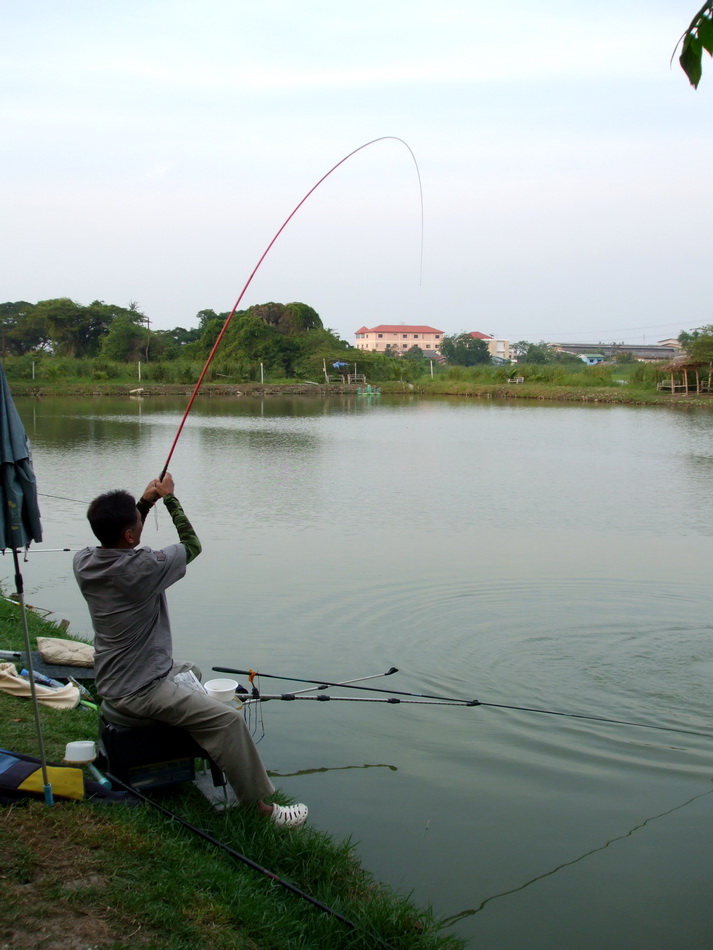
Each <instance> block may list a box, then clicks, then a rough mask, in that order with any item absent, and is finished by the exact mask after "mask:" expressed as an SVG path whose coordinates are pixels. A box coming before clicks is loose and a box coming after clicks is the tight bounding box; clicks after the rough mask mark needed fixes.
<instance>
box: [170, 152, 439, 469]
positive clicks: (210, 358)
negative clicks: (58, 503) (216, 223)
mask: <svg viewBox="0 0 713 950" xmlns="http://www.w3.org/2000/svg"><path fill="white" fill-rule="evenodd" d="M388 140H391V141H393V142H401V144H402V145H405V146H406V148H407V149H408V150H409V152H410V154H411V158H412V159H413V163H414V165H415V166H416V175H417V176H418V189H419V194H420V198H421V258H422V259H423V188H422V187H421V173H420V171H419V168H418V162H417V161H416V156H415V155H414V153H413V151H412V149H411V146H410V145H409V144H408V143H407V142H405V141H404V140H403V139H400V138H399V137H398V136H396V135H382V136H381V137H380V138H378V139H372V140H371V141H370V142H365V143H364V144H363V145H360V146H359V148H355V149H354V150H353V151H351V152H349V154H348V155H345V156H344V158H342V159H341V160H340V161H338V162H337V164H336V165H333V166H332V167H331V168H330V169H329V171H328V172H326V173H325V174H324V175H322V177H321V178H320V179H319V181H318V182H317V183H316V184H315V185H313V186H312V187H311V188H310V190H309V191H308V192H307V194H306V195H305V196H304V198H303V199H302V200H301V201H300V202H299V204H297V205H296V206H295V208H294V209H293V210H292V211H291V212H290V214H289V215H288V216H287V217H286V218H285V220H284V221H283V223H282V225H281V226H280V228H279V229H278V231H277V233H276V234H275V236H274V237H273V239H272V240H271V241H270V243H269V244H268V245H267V247H266V248H265V250H264V251H263V252H262V255H261V257H260V260H259V261H258V262H257V264H256V265H255V267H254V268H253V271H252V273H251V274H250V276H249V277H248V279H247V280H246V281H245V286H244V287H243V289H242V290H241V291H240V296H239V297H238V299H237V300H236V301H235V306H234V307H233V309H232V310H231V311H230V313H229V314H228V316H227V317H226V319H225V323H224V324H223V327H222V329H221V331H220V333H219V334H218V338H217V339H216V341H215V343H214V344H213V349H212V350H211V351H210V353H209V355H208V359H207V360H206V362H205V366H204V367H203V371H202V372H201V374H200V376H199V378H198V382H197V383H196V385H195V388H194V390H193V393H192V395H191V398H190V399H189V401H188V405H187V406H186V411H185V412H184V413H183V418H182V419H181V422H180V425H179V426H178V431H177V432H176V437H175V438H174V440H173V444H172V445H171V450H170V451H169V453H168V458H167V459H166V464H165V465H164V466H163V470H162V471H161V474H160V475H159V481H162V480H163V476H164V475H165V474H166V472H167V471H168V466H169V464H170V462H171V457H172V456H173V452H174V449H175V448H176V445H177V443H178V440H179V438H180V436H181V432H182V431H183V426H184V425H185V423H186V419H187V418H188V413H189V412H190V411H191V407H192V406H193V403H194V401H195V398H196V396H197V395H198V390H199V389H200V388H201V384H202V383H203V380H204V379H205V374H206V373H207V372H208V367H209V366H210V364H211V362H212V361H213V357H214V356H215V354H216V352H217V350H218V347H219V346H220V343H221V340H222V339H223V337H224V335H225V331H226V330H227V329H228V326H229V324H230V321H231V320H232V319H233V315H234V314H235V311H236V310H237V309H238V307H239V306H240V302H241V300H242V299H243V297H244V296H245V291H246V290H247V289H248V287H249V286H250V284H251V282H252V279H253V277H254V276H255V274H256V273H257V272H258V269H259V267H260V265H261V264H262V262H263V261H264V260H265V258H266V257H267V255H268V254H269V252H270V250H271V249H272V246H273V244H274V243H275V241H276V240H277V239H278V238H279V236H280V235H281V234H282V232H283V231H284V230H285V228H286V227H287V225H288V224H289V223H290V221H291V220H292V219H293V218H294V216H295V215H296V214H297V212H298V211H299V210H300V208H301V207H302V205H303V204H304V203H305V201H307V199H308V198H309V197H310V195H312V194H313V192H315V191H316V190H317V189H318V188H319V186H320V185H321V184H322V182H323V181H325V180H326V179H327V178H329V176H330V175H331V174H332V172H334V171H336V170H337V169H338V168H339V166H340V165H343V164H344V163H345V162H346V161H348V160H349V159H350V158H351V157H352V156H353V155H356V154H357V152H361V151H362V150H363V149H365V148H368V147H369V146H370V145H375V144H376V143H377V142H385V141H388Z"/></svg>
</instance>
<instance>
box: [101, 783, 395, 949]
mask: <svg viewBox="0 0 713 950" xmlns="http://www.w3.org/2000/svg"><path fill="white" fill-rule="evenodd" d="M106 777H107V778H108V779H109V781H110V782H111V783H112V784H116V785H119V786H120V787H121V788H123V789H124V790H125V791H127V792H130V793H131V794H132V795H135V796H136V797H137V798H138V799H139V800H140V801H142V802H144V804H146V805H150V806H151V807H152V808H155V809H156V810H157V811H159V812H160V813H161V814H162V815H165V816H166V817H167V818H170V819H171V820H172V821H176V822H178V824H179V825H182V826H183V827H184V828H186V829H188V831H191V832H193V834H196V835H198V837H199V838H203V840H204V841H207V842H208V843H209V844H212V845H214V846H215V847H217V848H219V849H220V850H221V851H224V852H225V853H226V854H227V855H229V856H230V857H231V858H233V860H234V861H239V862H240V863H241V864H245V865H247V867H249V868H252V869H253V871H257V872H258V873H259V874H262V875H263V877H266V878H268V879H269V880H270V881H273V883H275V884H279V885H280V887H284V888H285V889H286V890H288V891H291V892H292V893H293V894H295V895H296V896H297V897H300V898H301V899H302V900H305V901H307V902H308V903H309V904H312V905H313V906H314V907H316V908H317V909H318V910H321V911H323V912H324V913H325V914H329V915H330V916H331V917H335V918H336V919H337V920H339V921H341V922H342V923H343V924H344V925H345V926H347V927H349V929H350V930H354V931H356V932H357V933H362V934H365V936H368V938H369V939H370V940H373V941H374V942H375V945H377V946H379V947H383V948H384V950H395V948H394V947H393V946H392V945H391V944H389V943H386V941H384V940H382V939H381V938H380V937H377V936H376V934H373V933H370V932H368V931H365V930H364V929H363V928H362V927H359V925H358V924H355V923H354V921H352V920H349V918H348V917H345V916H344V914H340V913H339V911H338V910H335V909H334V908H333V907H329V906H328V905H327V904H323V903H322V902H321V901H318V900H317V898H316V897H312V895H311V894H308V893H307V892H306V891H303V890H301V889H300V888H299V887H297V886H296V885H295V884H292V883H291V882H290V881H287V880H285V878H282V877H279V876H278V875H277V874H275V873H274V871H270V870H268V869H267V868H265V867H263V866H262V865H261V864H258V863H257V861H253V860H252V858H249V857H248V856H247V855H245V854H242V853H241V852H240V851H237V850H236V849H235V848H231V847H230V845H227V844H225V842H223V841H220V840H219V839H218V838H216V837H215V836H214V835H212V834H210V833H209V832H207V831H204V830H203V829H202V828H198V827H197V826H196V825H193V824H191V822H190V821H186V819H185V818H181V816H180V815H177V814H176V813H175V812H173V811H170V810H169V809H168V808H165V807H164V806H163V805H160V804H159V803H158V802H155V801H153V799H151V798H148V796H146V795H144V794H143V793H142V792H140V791H139V790H138V789H136V788H134V786H133V785H129V784H127V783H126V782H123V781H122V780H121V779H119V778H117V777H116V776H115V775H112V774H111V773H109V772H107V773H106Z"/></svg>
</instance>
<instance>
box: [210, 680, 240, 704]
mask: <svg viewBox="0 0 713 950" xmlns="http://www.w3.org/2000/svg"><path fill="white" fill-rule="evenodd" d="M203 685H204V686H205V691H206V693H208V695H209V696H210V697H211V698H212V699H219V700H220V702H221V703H230V702H232V701H233V700H234V699H235V691H236V689H237V688H238V683H237V681H236V680H208V682H207V683H204V684H203Z"/></svg>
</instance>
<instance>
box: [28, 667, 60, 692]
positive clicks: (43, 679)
mask: <svg viewBox="0 0 713 950" xmlns="http://www.w3.org/2000/svg"><path fill="white" fill-rule="evenodd" d="M20 676H24V677H25V678H26V679H29V678H30V673H29V671H28V670H20ZM32 676H33V679H34V681H35V682H36V683H39V684H40V685H41V686H50V687H51V688H52V689H64V687H65V686H66V683H60V681H59V680H53V679H52V677H51V676H45V674H44V673H35V671H34V670H33V671H32Z"/></svg>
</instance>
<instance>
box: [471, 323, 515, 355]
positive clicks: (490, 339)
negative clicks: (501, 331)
mask: <svg viewBox="0 0 713 950" xmlns="http://www.w3.org/2000/svg"><path fill="white" fill-rule="evenodd" d="M468 336H472V337H473V339H474V340H485V342H486V343H487V344H488V352H489V353H490V355H491V357H492V358H493V359H494V360H498V361H500V360H503V361H506V360H509V359H510V341H509V340H497V339H496V338H495V337H494V336H490V335H489V334H487V333H481V332H480V330H473V332H472V333H469V334H468Z"/></svg>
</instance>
